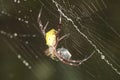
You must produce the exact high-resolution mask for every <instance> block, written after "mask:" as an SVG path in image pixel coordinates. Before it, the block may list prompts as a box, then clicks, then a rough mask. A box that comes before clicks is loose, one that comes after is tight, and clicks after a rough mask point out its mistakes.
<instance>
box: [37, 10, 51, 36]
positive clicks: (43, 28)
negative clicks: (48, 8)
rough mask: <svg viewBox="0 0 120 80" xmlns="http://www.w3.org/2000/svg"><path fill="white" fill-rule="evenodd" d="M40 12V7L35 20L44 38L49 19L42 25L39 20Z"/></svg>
mask: <svg viewBox="0 0 120 80" xmlns="http://www.w3.org/2000/svg"><path fill="white" fill-rule="evenodd" d="M41 14H42V8H41V9H40V12H39V15H38V18H37V22H38V24H39V28H40V30H41V32H42V34H43V35H44V38H45V30H46V28H47V26H48V24H49V21H47V23H46V24H45V26H43V24H42V21H41V20H40V18H41Z"/></svg>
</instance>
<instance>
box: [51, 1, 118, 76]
mask: <svg viewBox="0 0 120 80" xmlns="http://www.w3.org/2000/svg"><path fill="white" fill-rule="evenodd" d="M52 2H53V3H54V4H55V6H56V7H57V10H58V11H59V12H60V14H61V15H62V16H63V17H65V18H66V19H67V20H68V21H70V22H71V23H72V24H73V26H74V27H75V29H76V30H77V31H78V32H79V33H80V34H81V35H82V36H83V37H84V38H86V39H87V41H88V42H89V43H90V44H91V45H92V46H93V47H94V48H95V49H96V51H97V52H98V53H99V54H100V55H101V59H103V60H104V61H105V62H106V63H107V64H108V65H109V66H110V67H111V68H112V69H113V70H114V71H115V72H116V73H117V74H119V75H120V72H119V71H118V70H117V69H116V68H115V67H114V66H113V65H112V63H110V62H109V61H108V60H107V59H106V58H105V55H104V54H103V53H102V52H101V51H100V50H99V49H98V48H97V46H96V45H95V44H94V43H93V42H92V41H91V40H90V39H89V38H88V37H87V36H86V35H85V34H84V33H82V32H81V31H80V30H79V29H78V27H77V26H76V25H75V23H74V22H73V20H72V19H71V18H69V17H68V16H66V15H65V14H64V13H63V12H62V11H61V9H60V8H59V4H58V3H57V2H56V1H54V0H52Z"/></svg>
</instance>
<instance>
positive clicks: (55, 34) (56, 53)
mask: <svg viewBox="0 0 120 80" xmlns="http://www.w3.org/2000/svg"><path fill="white" fill-rule="evenodd" d="M41 13H42V8H41V10H40V12H39V15H38V18H37V22H38V24H39V28H40V30H41V32H42V34H43V36H44V39H45V40H46V45H47V46H48V49H47V50H46V51H45V54H46V55H47V56H50V57H51V58H52V59H53V60H57V61H58V60H59V61H61V62H63V63H65V64H68V65H72V66H78V65H80V64H81V63H83V62H84V61H86V60H87V59H88V58H90V57H91V56H92V54H91V55H90V56H89V57H87V58H85V59H83V60H72V59H71V56H72V55H71V54H70V52H69V51H68V50H67V49H66V48H63V47H62V48H58V49H57V46H58V43H59V42H60V41H61V40H62V39H64V38H65V37H67V36H69V35H70V34H65V35H63V36H61V37H59V33H60V31H61V28H62V26H61V16H62V15H61V14H60V18H59V24H58V29H57V30H55V29H51V30H49V31H48V32H46V31H45V30H46V28H47V26H48V24H49V21H47V23H46V24H45V26H43V25H42V21H41V20H40V17H41Z"/></svg>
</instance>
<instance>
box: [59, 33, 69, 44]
mask: <svg viewBox="0 0 120 80" xmlns="http://www.w3.org/2000/svg"><path fill="white" fill-rule="evenodd" d="M69 35H70V34H69V33H68V34H65V35H63V36H62V37H60V38H59V39H58V42H59V41H61V40H62V39H64V38H65V37H68V36H69Z"/></svg>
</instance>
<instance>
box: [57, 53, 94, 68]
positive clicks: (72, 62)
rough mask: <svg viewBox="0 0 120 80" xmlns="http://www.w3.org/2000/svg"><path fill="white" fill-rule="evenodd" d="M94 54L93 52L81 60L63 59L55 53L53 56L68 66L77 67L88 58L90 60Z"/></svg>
mask: <svg viewBox="0 0 120 80" xmlns="http://www.w3.org/2000/svg"><path fill="white" fill-rule="evenodd" d="M94 53H95V51H93V52H92V53H91V54H90V55H89V56H88V57H87V58H85V59H83V60H72V59H65V58H63V57H62V56H61V55H59V54H57V53H55V55H56V56H57V58H58V59H59V60H60V61H61V62H63V63H64V64H68V65H71V66H79V65H80V64H82V63H83V62H85V61H86V60H88V59H89V58H91V56H92V55H93V54H94Z"/></svg>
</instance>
